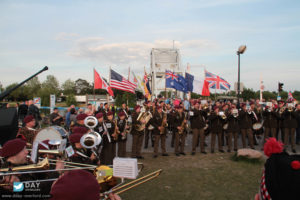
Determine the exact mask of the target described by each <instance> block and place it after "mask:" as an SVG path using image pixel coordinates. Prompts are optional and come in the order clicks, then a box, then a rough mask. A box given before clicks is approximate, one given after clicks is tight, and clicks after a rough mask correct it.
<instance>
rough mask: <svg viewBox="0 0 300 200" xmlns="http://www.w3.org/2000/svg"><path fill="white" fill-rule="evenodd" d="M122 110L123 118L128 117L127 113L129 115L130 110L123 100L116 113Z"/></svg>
mask: <svg viewBox="0 0 300 200" xmlns="http://www.w3.org/2000/svg"><path fill="white" fill-rule="evenodd" d="M120 112H123V113H124V114H125V119H128V117H129V115H131V112H130V110H129V109H128V108H127V105H126V103H125V102H123V103H122V106H121V108H120V109H119V111H118V113H120Z"/></svg>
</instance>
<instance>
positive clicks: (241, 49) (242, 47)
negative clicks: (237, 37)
mask: <svg viewBox="0 0 300 200" xmlns="http://www.w3.org/2000/svg"><path fill="white" fill-rule="evenodd" d="M246 48H247V47H246V45H241V46H240V47H239V50H238V51H237V54H243V53H244V52H245V51H246Z"/></svg>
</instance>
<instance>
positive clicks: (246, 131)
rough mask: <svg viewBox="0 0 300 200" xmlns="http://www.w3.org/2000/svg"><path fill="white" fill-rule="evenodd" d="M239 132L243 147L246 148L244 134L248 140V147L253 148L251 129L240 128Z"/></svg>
mask: <svg viewBox="0 0 300 200" xmlns="http://www.w3.org/2000/svg"><path fill="white" fill-rule="evenodd" d="M241 133H242V143H243V148H246V135H247V137H248V140H249V145H250V147H251V148H252V149H253V148H254V146H253V133H252V130H251V129H250V128H249V129H241Z"/></svg>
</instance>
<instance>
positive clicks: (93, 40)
mask: <svg viewBox="0 0 300 200" xmlns="http://www.w3.org/2000/svg"><path fill="white" fill-rule="evenodd" d="M74 44H75V45H74V48H73V49H71V50H70V51H69V52H68V55H70V56H73V57H77V58H81V59H90V60H93V61H97V62H101V63H102V64H108V65H117V66H120V65H121V66H122V65H126V66H129V65H140V66H145V65H148V64H149V63H150V51H151V49H152V48H172V47H173V41H172V40H155V41H153V42H141V41H131V42H120V43H111V42H108V41H106V40H105V39H104V38H101V37H87V38H79V39H77V40H75V41H74ZM174 46H175V48H179V49H180V50H181V51H182V52H184V53H188V54H189V55H190V54H192V55H195V54H197V52H199V51H203V50H207V49H215V48H217V47H218V45H217V44H216V42H214V41H210V40H185V41H174Z"/></svg>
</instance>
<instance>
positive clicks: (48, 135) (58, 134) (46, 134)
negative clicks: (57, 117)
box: [34, 126, 68, 141]
mask: <svg viewBox="0 0 300 200" xmlns="http://www.w3.org/2000/svg"><path fill="white" fill-rule="evenodd" d="M67 136H68V134H67V131H66V130H65V129H64V128H62V127H60V126H50V127H47V128H44V129H42V130H40V131H39V132H38V133H37V134H36V136H35V139H34V141H43V140H56V141H58V140H63V139H65V138H67Z"/></svg>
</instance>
